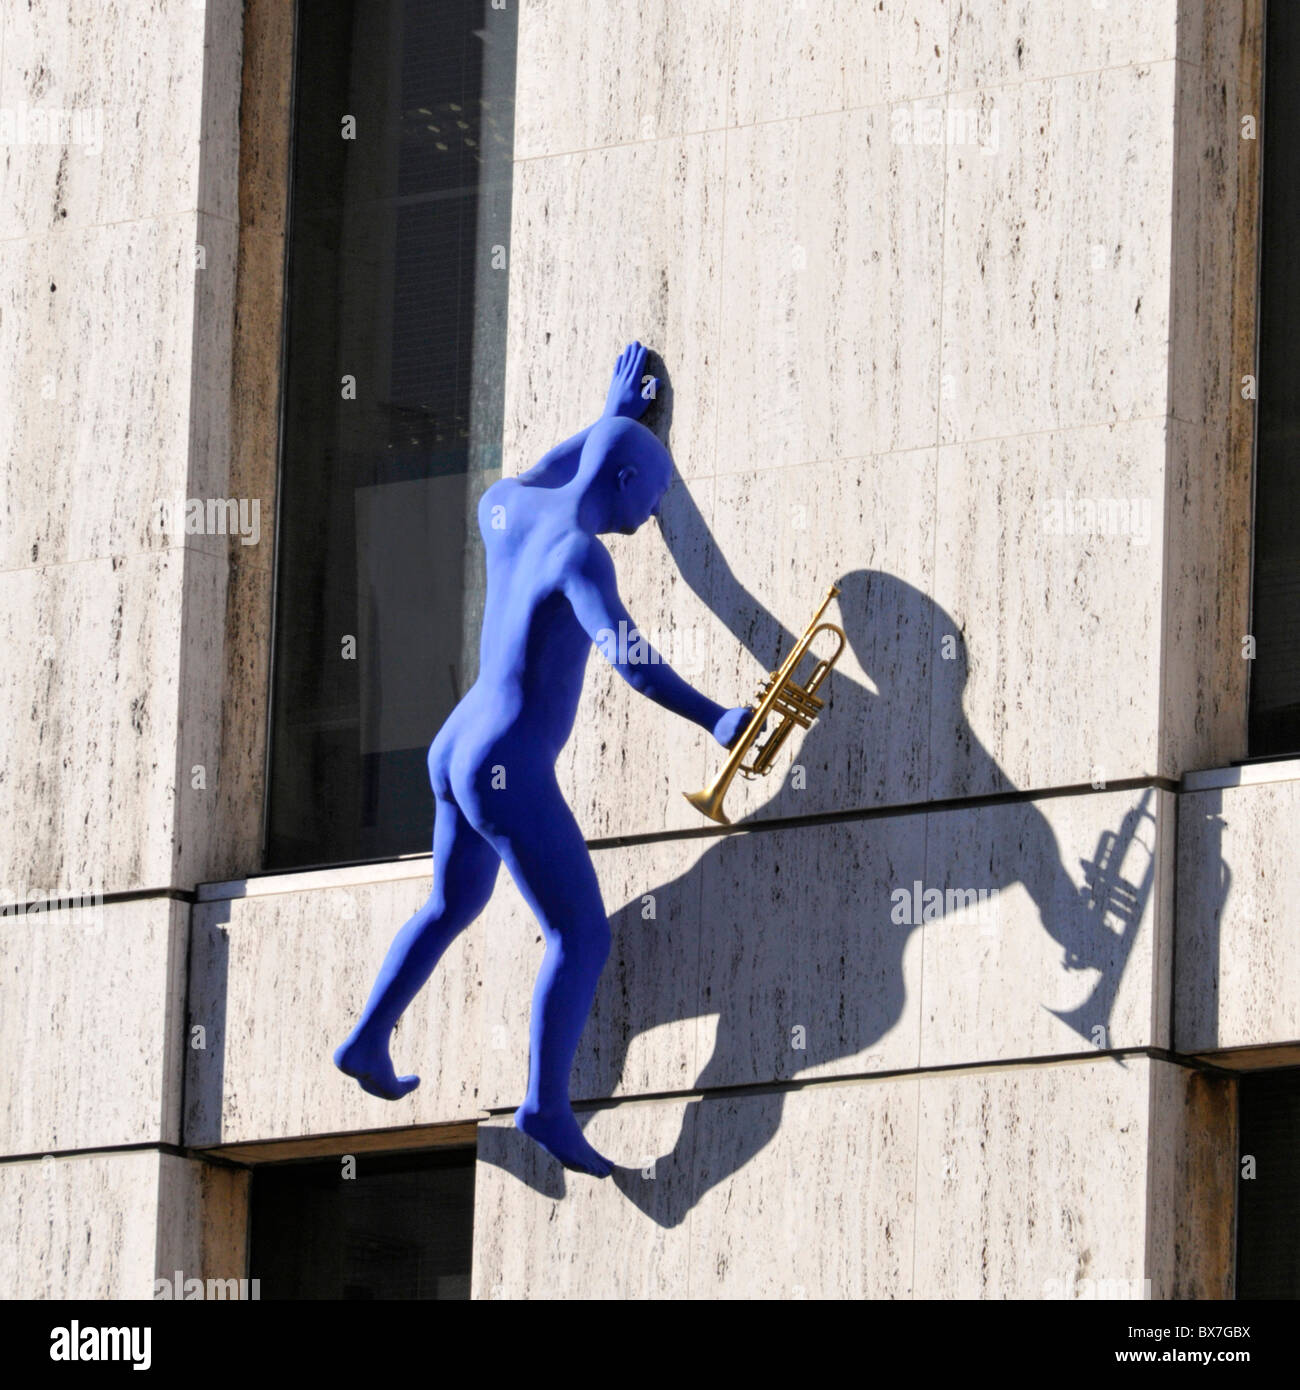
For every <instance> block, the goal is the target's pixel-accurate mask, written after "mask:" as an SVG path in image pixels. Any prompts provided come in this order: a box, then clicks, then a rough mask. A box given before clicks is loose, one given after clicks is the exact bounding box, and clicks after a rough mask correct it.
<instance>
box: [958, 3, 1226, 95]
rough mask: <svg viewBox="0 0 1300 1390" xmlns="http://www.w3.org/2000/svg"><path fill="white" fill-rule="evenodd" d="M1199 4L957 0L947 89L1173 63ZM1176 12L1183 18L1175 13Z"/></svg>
mask: <svg viewBox="0 0 1300 1390" xmlns="http://www.w3.org/2000/svg"><path fill="white" fill-rule="evenodd" d="M1198 9H1199V3H1195V4H1190V5H1189V4H1187V3H1186V0H1181V3H1180V0H1145V3H1144V4H1141V5H1111V4H1106V3H1104V0H1103V3H1101V4H1093V3H1091V0H1080V3H1075V4H1068V5H1059V6H1057V5H1040V4H1036V3H1035V0H1010V3H1008V0H961V3H960V4H958V5H955V6H953V7H952V68H951V71H950V74H949V82H948V89H949V91H953V92H961V91H966V90H968V89H969V88H972V87H988V86H996V85H999V84H1001V83H1003V82H1024V81H1027V80H1030V79H1033V78H1038V77H1057V76H1061V75H1063V74H1067V73H1076V72H1091V71H1092V70H1094V69H1096V68H1113V67H1123V66H1126V65H1128V64H1130V63H1152V62H1155V61H1157V60H1158V59H1161V58H1172V57H1174V56H1175V54H1176V53H1177V52H1178V51H1179V50H1180V49H1183V48H1185V47H1186V46H1187V44H1188V41H1189V40H1188V38H1187V35H1186V32H1185V31H1186V30H1187V28H1188V25H1189V23H1194V22H1196V17H1195V15H1194V14H1189V12H1192V11H1196V10H1198ZM1180 11H1181V13H1180Z"/></svg>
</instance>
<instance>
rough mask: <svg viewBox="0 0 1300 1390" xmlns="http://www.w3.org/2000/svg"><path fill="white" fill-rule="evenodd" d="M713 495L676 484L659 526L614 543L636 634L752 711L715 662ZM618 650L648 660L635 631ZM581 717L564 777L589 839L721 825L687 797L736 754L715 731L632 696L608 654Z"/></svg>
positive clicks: (707, 483) (590, 683) (675, 666)
mask: <svg viewBox="0 0 1300 1390" xmlns="http://www.w3.org/2000/svg"><path fill="white" fill-rule="evenodd" d="M711 493H712V479H710V478H698V479H696V480H694V481H693V482H687V481H686V480H684V479H682V478H677V479H675V480H674V481H673V484H672V486H671V487H670V488H669V490H668V492H667V493H666V494H665V496H664V501H663V510H662V513H661V516H660V521H659V524H658V525H657V526H656V525H655V524H654V523H653V522H652V523H650V524H648V525H646V526H644V527H642V529H641V530H640V531H638V532H637V534H636V535H634V536H619V535H609V536H605V537H604V538H603V539H604V541H605V543H606V544H607V546H608V549H609V552H610V554H611V555H612V556H613V558H614V566H615V570H616V572H617V575H618V588H619V594H620V596H621V598H622V600H623V603H624V605H625V606H626V607H627V610H628V612H629V613H630V614H631V617H632V621H633V623H634V624H635V625H636V626H635V630H636V631H638V632H640V633H641V634H642V635H643V636H644V637H645V639H646V641H647V642H648V643H649V646H650V647H651V648H653V649H654V651H655V652H656V653H657V655H658V656H659V657H661V658H662V659H663V660H664V661H665V662H666V663H667V664H668V666H670V667H671V668H672V670H673V671H675V672H676V673H677V675H679V676H680V677H681V678H682V679H683V680H684V681H686V682H688V683H689V684H690V685H692V686H694V687H695V688H696V689H697V690H699V691H701V693H703V694H704V695H707V696H708V697H709V698H710V699H713V700H716V701H717V702H718V703H719V704H721V705H723V706H730V705H732V704H741V703H743V701H742V699H741V698H740V697H736V698H735V699H734V700H733V699H732V698H731V695H730V693H729V692H728V691H727V690H725V689H722V688H719V686H718V683H717V681H716V678H715V677H714V674H713V670H712V663H711V662H710V660H709V654H710V644H711V643H712V642H714V641H716V640H717V639H716V635H715V634H716V623H715V622H714V620H713V618H712V615H711V614H710V612H709V610H708V607H707V595H708V585H709V569H710V566H711V565H712V564H713V562H714V546H713V540H712V538H711V536H710V534H709V518H710V516H711V515H712V512H713V506H712V497H711ZM620 639H621V640H620ZM612 642H613V643H614V645H615V646H616V647H620V649H621V650H616V651H614V652H613V653H612V654H613V655H615V656H618V655H622V656H624V658H625V659H631V660H636V659H642V658H646V657H647V653H646V652H645V651H642V650H640V649H639V648H638V647H637V645H636V639H635V637H634V635H633V633H632V631H631V630H629V631H628V632H626V633H625V634H619V633H617V632H615V633H614V634H613V638H612ZM578 711H579V712H578V718H577V721H576V723H575V725H574V728H573V733H572V734H571V736H570V738H569V742H568V743H567V744H566V745H565V748H564V751H563V752H562V753H561V755H560V758H559V761H558V762H557V764H556V776H557V777H558V778H559V783H560V787H561V789H562V790H563V792H564V794H565V799H566V800H567V801H568V802H569V804H570V806H572V807H573V811H574V814H575V815H576V816H577V818H578V824H579V825H580V826H581V827H582V831H583V834H584V835H585V836H586V837H587V838H588V839H599V838H602V837H604V836H609V835H617V834H626V833H628V832H629V831H636V832H645V831H650V830H666V829H695V828H697V827H698V826H700V825H705V824H710V822H707V821H704V820H703V818H702V817H701V816H700V815H699V813H698V812H697V811H696V810H694V808H693V807H692V806H691V805H690V803H689V802H688V801H687V800H686V799H685V797H684V796H683V795H682V793H683V792H686V791H694V790H695V789H696V788H697V787H699V786H701V785H702V784H703V781H704V778H705V777H706V775H707V768H708V767H709V766H710V765H712V764H713V763H715V762H716V758H715V756H714V755H715V754H723V755H724V756H725V753H724V750H723V748H722V746H721V745H720V744H719V743H717V742H716V741H715V740H714V738H713V736H712V733H711V732H710V730H708V729H705V728H703V727H701V726H700V725H698V724H693V723H691V722H689V721H687V720H684V719H682V718H681V717H680V716H679V715H676V714H674V713H672V712H671V711H669V710H667V709H664V708H663V706H662V705H657V704H655V703H654V701H652V700H650V699H648V698H647V697H646V696H645V695H642V694H640V693H638V692H637V691H635V690H633V689H632V687H631V686H630V685H629V684H628V683H627V682H626V681H625V680H624V679H623V678H622V676H620V675H619V674H618V673H617V672H616V671H615V670H614V668H613V666H611V665H610V661H609V659H608V658H607V657H606V656H605V654H604V652H603V651H602V650H601V648H600V647H599V646H597V645H593V647H592V649H591V652H590V655H589V657H588V661H587V673H586V679H585V683H584V686H583V691H582V697H581V702H580V704H579V707H578Z"/></svg>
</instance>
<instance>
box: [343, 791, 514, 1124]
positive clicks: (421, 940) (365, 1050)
mask: <svg viewBox="0 0 1300 1390" xmlns="http://www.w3.org/2000/svg"><path fill="white" fill-rule="evenodd" d="M434 804H435V807H436V809H435V812H434V823H433V890H432V891H431V892H430V894H429V897H428V899H427V901H426V902H425V904H424V906H423V907H421V908H420V910H419V911H418V912H417V913H416V914H415V916H414V917H412V918H411V919H410V920H409V921H408V922H407V923H406V925H405V926H403V927H402V929H401V930H400V931H399V932H398V933H397V936H396V937H395V938H394V939H393V944H392V945H391V946H390V947H389V948H388V954H387V955H386V956H385V957H384V963H383V964H382V965H381V966H380V967H379V975H378V977H377V979H376V980H375V984H374V988H373V989H372V990H371V991H370V998H369V999H368V1000H367V1001H366V1007H365V1009H364V1010H363V1011H362V1014H361V1021H360V1022H359V1023H358V1024H357V1026H356V1027H355V1028H354V1029H353V1030H352V1032H351V1033H350V1034H349V1035H348V1038H347V1040H346V1041H345V1042H344V1043H342V1045H341V1046H340V1047H339V1049H338V1051H337V1052H335V1054H334V1062H335V1065H336V1066H338V1067H339V1068H340V1070H342V1071H344V1072H346V1073H347V1074H348V1075H349V1076H354V1077H356V1079H357V1081H358V1082H359V1083H360V1085H361V1088H362V1090H364V1091H369V1092H370V1094H371V1095H374V1096H382V1097H383V1098H384V1099H385V1100H397V1099H399V1098H400V1097H401V1096H404V1095H406V1093H407V1092H408V1091H413V1090H414V1089H415V1087H416V1086H418V1085H419V1084H420V1078H419V1077H418V1076H398V1075H397V1074H396V1072H395V1071H394V1070H393V1063H392V1060H391V1059H390V1057H389V1055H388V1041H389V1038H390V1036H391V1034H392V1031H393V1028H394V1026H395V1025H396V1023H397V1020H398V1019H399V1018H400V1017H401V1015H402V1013H403V1011H404V1010H405V1009H406V1006H407V1005H408V1004H409V1003H410V1002H411V1000H412V999H414V998H415V996H416V994H418V993H419V991H420V988H421V986H422V985H423V984H424V982H425V981H426V980H427V979H428V978H429V976H430V975H431V974H432V973H433V968H434V966H436V965H437V964H438V961H439V960H440V959H441V958H442V954H443V952H444V951H445V950H446V949H447V947H448V946H450V945H451V943H452V942H453V941H454V940H455V939H456V937H457V936H458V935H459V934H460V933H461V932H462V931H464V929H465V928H466V927H467V926H469V924H470V923H471V922H472V921H473V920H474V919H475V918H476V917H477V916H478V915H479V913H480V912H482V911H483V909H484V908H485V907H486V906H487V903H488V899H489V898H490V897H491V896H492V889H493V886H494V885H495V883H496V877H497V870H498V869H499V868H500V867H501V861H500V859H498V857H497V854H496V851H495V850H494V849H493V848H492V846H491V845H490V844H488V842H487V841H486V840H485V839H484V838H483V837H482V836H481V835H480V834H479V833H478V831H477V830H475V829H474V827H473V826H472V825H470V823H469V821H468V820H466V818H465V816H464V814H463V813H462V811H461V809H460V807H459V806H457V804H456V802H455V801H454V800H453V799H452V798H451V797H450V796H445V795H440V796H438V797H436V799H435V803H434Z"/></svg>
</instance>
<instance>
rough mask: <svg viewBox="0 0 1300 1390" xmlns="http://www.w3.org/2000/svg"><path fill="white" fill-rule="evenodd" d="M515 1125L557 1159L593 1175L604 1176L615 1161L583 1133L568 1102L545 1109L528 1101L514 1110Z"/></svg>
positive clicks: (579, 1170) (610, 1169)
mask: <svg viewBox="0 0 1300 1390" xmlns="http://www.w3.org/2000/svg"><path fill="white" fill-rule="evenodd" d="M515 1127H516V1128H517V1129H519V1130H521V1131H522V1132H523V1133H524V1134H526V1135H527V1136H528V1137H529V1138H530V1139H532V1140H533V1141H534V1142H535V1143H538V1144H540V1145H541V1146H542V1148H544V1149H545V1150H546V1152H547V1153H548V1154H550V1155H551V1157H552V1158H556V1159H559V1161H560V1162H561V1163H563V1164H564V1166H565V1167H566V1168H572V1169H574V1170H575V1171H577V1172H579V1173H590V1174H591V1176H592V1177H593V1178H607V1177H609V1175H610V1173H611V1172H613V1170H614V1165H613V1164H612V1163H611V1162H610V1161H609V1159H607V1158H606V1157H605V1156H604V1155H603V1154H600V1153H597V1152H596V1150H595V1149H593V1148H592V1147H591V1145H590V1144H588V1143H587V1141H586V1140H585V1139H584V1138H583V1137H582V1130H581V1129H580V1128H579V1127H578V1122H577V1120H576V1119H574V1116H573V1111H572V1110H570V1109H569V1107H568V1106H565V1108H564V1109H563V1110H562V1111H559V1112H558V1113H549V1114H548V1113H544V1112H543V1111H541V1110H539V1109H535V1108H533V1107H532V1106H530V1105H529V1104H528V1102H527V1101H525V1102H524V1104H523V1105H521V1106H520V1107H519V1109H518V1110H516V1111H515Z"/></svg>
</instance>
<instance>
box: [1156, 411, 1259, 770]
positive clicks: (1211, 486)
mask: <svg viewBox="0 0 1300 1390" xmlns="http://www.w3.org/2000/svg"><path fill="white" fill-rule="evenodd" d="M1165 486H1166V489H1167V498H1168V500H1167V503H1166V505H1167V509H1168V511H1167V515H1168V518H1169V529H1168V532H1167V535H1166V544H1165V551H1166V559H1165V574H1166V582H1165V585H1164V594H1165V601H1164V643H1163V661H1162V666H1161V678H1162V679H1161V702H1160V735H1161V737H1160V763H1159V767H1158V769H1157V770H1158V771H1159V772H1160V773H1162V774H1163V775H1164V776H1167V777H1179V776H1181V775H1182V773H1184V772H1187V771H1190V770H1192V769H1195V768H1203V767H1214V766H1216V765H1217V766H1223V765H1225V764H1227V763H1229V762H1230V761H1231V760H1232V759H1234V758H1239V757H1243V756H1245V755H1246V753H1247V751H1248V745H1247V740H1246V732H1247V717H1248V712H1249V701H1248V698H1247V687H1248V681H1249V672H1250V662H1249V660H1248V659H1247V658H1246V655H1245V647H1244V639H1245V637H1246V636H1247V634H1248V632H1249V630H1250V582H1251V556H1250V551H1251V538H1252V529H1251V520H1250V518H1251V492H1252V469H1251V466H1250V455H1249V450H1247V452H1246V453H1245V454H1244V455H1242V454H1239V453H1238V452H1237V451H1236V449H1235V446H1233V444H1232V443H1231V441H1230V440H1229V438H1228V431H1227V430H1226V429H1225V428H1220V427H1218V426H1215V425H1208V424H1207V425H1193V424H1187V423H1186V422H1184V421H1182V420H1177V419H1171V420H1170V421H1169V465H1168V474H1167V477H1166V483H1165Z"/></svg>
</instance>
